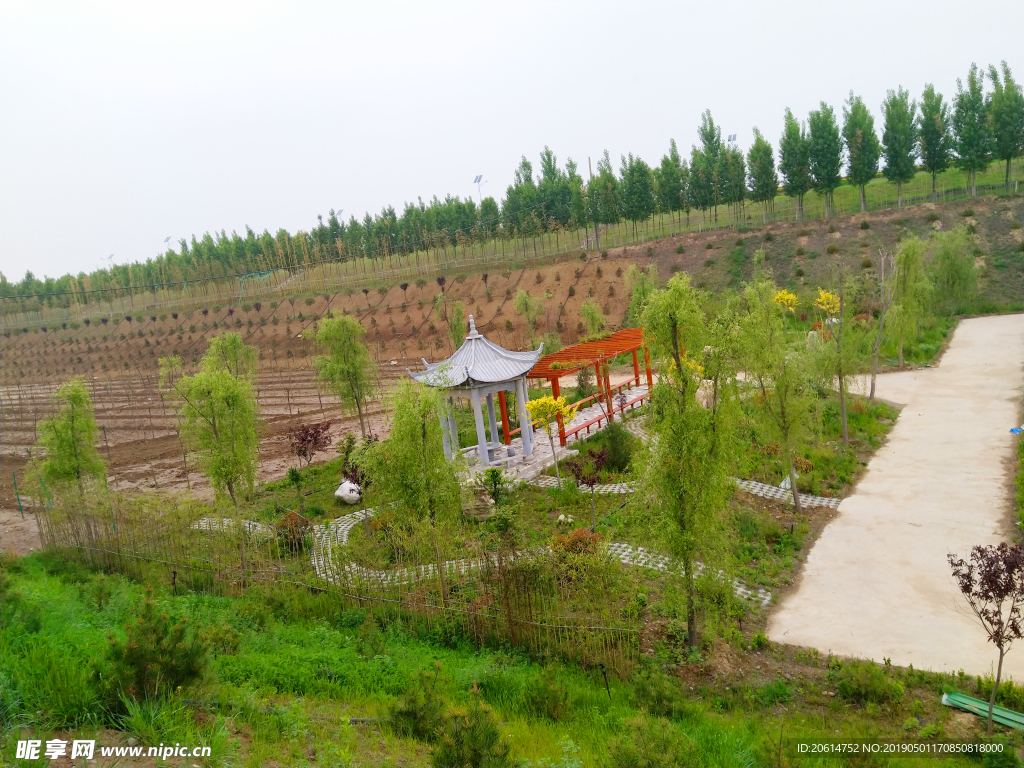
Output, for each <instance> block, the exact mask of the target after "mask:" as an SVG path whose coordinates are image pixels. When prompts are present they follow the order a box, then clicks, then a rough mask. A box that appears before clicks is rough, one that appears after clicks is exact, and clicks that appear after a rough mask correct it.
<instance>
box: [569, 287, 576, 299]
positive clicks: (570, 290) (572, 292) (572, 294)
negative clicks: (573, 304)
mask: <svg viewBox="0 0 1024 768" xmlns="http://www.w3.org/2000/svg"><path fill="white" fill-rule="evenodd" d="M569 295H570V296H575V295H576V289H575V288H574V287H573V286H571V285H570V286H569Z"/></svg>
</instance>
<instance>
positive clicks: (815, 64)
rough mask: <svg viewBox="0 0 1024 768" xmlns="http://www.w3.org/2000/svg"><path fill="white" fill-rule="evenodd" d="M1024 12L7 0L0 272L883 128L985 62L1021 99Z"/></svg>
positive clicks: (950, 7) (944, 7) (122, 256)
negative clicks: (819, 109)
mask: <svg viewBox="0 0 1024 768" xmlns="http://www.w3.org/2000/svg"><path fill="white" fill-rule="evenodd" d="M1022 29H1024V3H1022V2H1020V1H1019V0H1017V1H1016V2H1005V3H998V2H974V3H970V4H968V5H966V6H965V5H964V4H963V3H941V2H937V1H936V0H929V2H919V3H917V2H902V3H901V2H893V1H892V0H890V1H889V2H881V3H877V4H874V3H870V2H859V3H856V4H850V3H822V2H814V3H782V2H763V1H762V2H755V3H744V2H714V3H712V2H706V3H697V2H693V3H682V2H678V3H647V4H643V3H639V2H629V3H620V4H608V5H605V4H600V3H596V2H592V1H591V2H583V3H552V2H544V3H537V4H532V3H524V2H519V3H503V4H499V3H485V2H476V3H471V4H454V3H425V2H419V3H416V4H412V3H410V4H399V3H393V4H385V3H377V2H374V3H370V2H361V3H351V4H343V3H332V4H315V3H299V2H287V3H286V2H281V3H272V4H268V3H259V2H253V1H252V0H247V1H246V2H244V3H243V2H239V3H214V2H201V3H183V2H174V3H170V2H167V3H159V4H158V3H138V2H136V3H129V4H123V5H110V4H97V3H87V2H74V3H67V4H58V3H47V2H42V1H40V0H31V1H30V2H25V3H17V2H9V1H8V0H2V2H0V270H2V271H3V272H4V274H5V275H6V276H7V277H8V279H13V280H18V279H21V277H22V276H23V274H24V272H25V270H26V269H31V270H32V271H33V272H34V273H35V274H36V275H37V276H38V275H43V274H46V275H51V276H56V275H60V274H63V273H65V272H68V271H72V272H78V271H82V270H85V271H90V270H93V269H95V268H97V267H98V266H101V265H103V264H106V262H105V261H104V259H105V258H106V257H107V256H108V255H109V254H111V253H113V254H115V257H114V260H115V261H116V262H118V263H123V262H127V261H141V260H145V259H147V258H151V257H153V256H155V255H156V254H157V253H159V252H160V251H161V250H162V245H163V240H164V238H165V237H166V236H168V235H170V236H171V237H172V242H176V241H177V240H178V239H179V238H181V237H187V238H191V236H192V235H193V234H195V235H198V236H201V235H202V233H203V232H206V231H210V232H215V231H220V230H222V229H224V230H227V232H228V233H230V232H231V231H232V230H238V231H240V232H241V231H244V227H245V226H246V225H249V226H251V227H252V228H253V229H255V230H256V231H258V232H259V231H262V230H263V229H264V228H267V229H270V230H271V231H272V232H273V231H275V230H276V229H278V228H280V227H285V228H287V229H289V230H292V231H294V230H296V229H309V228H310V227H311V226H313V225H314V224H315V223H316V216H317V214H318V213H320V214H324V215H325V216H326V214H327V211H328V210H329V209H330V208H335V209H340V208H343V209H344V211H345V213H344V215H345V217H346V218H347V217H348V216H349V215H350V214H352V213H354V214H355V215H356V216H358V217H360V218H361V217H362V215H363V213H364V212H365V211H367V210H369V211H372V212H377V211H379V210H380V209H381V207H383V206H384V205H387V204H392V205H394V206H395V207H396V209H398V210H399V211H400V210H401V206H402V203H403V202H404V201H407V200H411V201H414V200H415V199H416V198H417V197H423V198H424V199H425V200H426V199H429V198H430V197H431V196H433V195H435V194H436V195H438V196H439V197H444V195H445V194H446V193H451V194H455V195H460V196H466V195H469V194H472V195H473V196H474V197H475V196H476V193H477V189H476V187H475V185H473V183H472V181H473V178H474V176H476V175H477V174H483V175H484V178H485V179H486V180H487V182H488V183H487V184H486V185H485V186H484V187H483V191H484V195H485V196H486V195H493V196H494V197H496V198H498V199H499V200H500V198H501V197H502V195H503V193H504V190H505V188H506V186H507V185H508V184H509V183H510V182H511V180H512V173H513V170H514V168H515V166H516V164H517V163H518V161H519V158H520V156H521V155H523V154H525V155H526V156H527V157H528V158H530V159H531V160H532V161H534V165H535V167H536V166H537V155H538V153H539V152H540V150H541V149H542V148H543V147H544V145H545V144H547V145H549V146H550V147H551V148H552V150H554V152H555V153H556V155H557V156H558V158H559V161H560V162H564V161H565V159H566V158H567V157H572V158H573V159H574V160H576V161H577V163H578V164H579V166H580V168H581V170H582V172H583V173H584V175H586V168H587V157H588V156H589V157H591V158H593V159H594V161H595V162H596V159H597V157H598V156H599V155H600V154H601V152H602V151H603V150H604V149H608V150H609V152H610V153H611V156H612V158H613V159H614V161H615V166H616V168H618V164H619V161H618V158H619V156H620V155H622V154H625V153H627V152H633V153H634V154H637V155H639V156H641V157H643V158H644V159H646V160H647V161H648V162H650V163H652V164H654V163H657V162H658V161H659V159H660V158H661V156H662V154H664V153H665V151H666V149H667V147H668V142H669V139H670V138H675V139H676V140H677V141H678V143H679V145H680V148H681V150H683V151H684V153H686V152H688V150H689V147H690V145H691V144H692V143H693V142H694V141H695V137H696V130H695V129H696V126H697V124H698V122H699V119H700V113H701V112H702V111H703V110H704V109H708V108H709V109H711V111H712V114H713V115H714V117H715V119H716V121H717V122H719V123H720V125H721V127H722V133H723V136H724V135H726V134H729V133H737V134H739V144H740V146H741V147H743V148H746V147H747V146H748V145H749V143H750V141H751V129H752V128H753V126H755V125H756V126H758V127H759V128H760V129H761V130H762V131H763V132H764V133H765V134H766V136H767V137H768V138H769V140H770V141H771V142H772V144H773V145H776V144H777V141H778V136H779V133H780V131H781V127H782V116H783V110H784V109H785V107H787V106H789V107H791V108H792V109H793V110H794V111H795V112H796V113H797V114H798V115H800V116H806V114H807V112H808V111H809V110H810V109H812V108H814V107H816V106H817V104H818V102H819V101H821V100H825V101H827V102H829V103H830V104H832V105H833V106H834V107H835V108H836V111H837V113H839V112H840V110H841V103H842V101H843V100H844V99H845V98H846V96H847V94H848V93H849V91H850V89H853V90H854V91H855V92H856V93H857V94H859V95H862V96H863V97H864V99H865V100H866V102H867V104H868V105H869V106H870V108H871V109H872V111H874V112H875V113H876V115H877V112H878V110H879V105H880V103H881V101H882V99H883V98H884V96H885V91H886V89H888V88H895V87H896V86H898V85H903V86H905V87H907V88H909V89H910V90H911V92H912V93H914V94H915V95H917V96H919V95H920V92H921V89H922V88H923V87H924V84H925V83H926V82H933V83H934V84H935V86H936V87H937V88H938V89H939V90H940V91H941V92H942V93H944V94H946V95H947V96H949V95H951V94H952V93H953V92H954V91H955V89H956V78H957V77H961V78H962V77H965V76H966V73H967V70H968V68H969V67H970V65H971V62H972V61H973V62H977V63H978V64H979V65H980V66H982V67H986V68H987V66H988V64H989V63H994V64H998V63H999V61H1000V60H1002V59H1006V60H1007V61H1008V62H1009V64H1010V66H1011V68H1012V69H1013V71H1014V73H1015V75H1016V77H1017V79H1018V82H1019V81H1020V80H1021V79H1024V45H1022V44H1021V37H1020V35H1021V30H1022Z"/></svg>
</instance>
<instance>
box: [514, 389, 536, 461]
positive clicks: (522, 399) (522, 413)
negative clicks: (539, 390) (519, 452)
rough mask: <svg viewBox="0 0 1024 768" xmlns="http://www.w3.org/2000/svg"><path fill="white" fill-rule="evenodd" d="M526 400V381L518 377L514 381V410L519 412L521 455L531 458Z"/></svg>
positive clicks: (531, 450) (531, 434) (531, 431)
mask: <svg viewBox="0 0 1024 768" xmlns="http://www.w3.org/2000/svg"><path fill="white" fill-rule="evenodd" d="M526 398H527V392H526V379H524V378H523V377H521V376H520V377H519V378H518V379H516V409H517V410H518V411H519V424H520V426H521V430H520V432H519V434H520V435H522V438H523V453H525V454H526V455H527V456H533V424H532V423H531V421H530V414H529V412H528V411H527V410H526Z"/></svg>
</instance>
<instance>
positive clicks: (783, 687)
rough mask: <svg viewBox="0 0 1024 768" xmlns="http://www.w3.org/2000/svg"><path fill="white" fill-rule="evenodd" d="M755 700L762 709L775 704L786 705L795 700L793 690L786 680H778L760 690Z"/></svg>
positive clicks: (755, 695)
mask: <svg viewBox="0 0 1024 768" xmlns="http://www.w3.org/2000/svg"><path fill="white" fill-rule="evenodd" d="M754 698H755V699H756V700H757V703H758V704H760V705H761V706H762V707H771V706H774V705H775V704H784V703H785V702H787V701H789V700H790V699H791V698H793V689H792V688H790V687H789V684H788V683H787V682H786V681H785V680H776V681H775V682H773V683H767V684H766V685H762V686H761V687H760V688H758V689H757V692H756V693H755V694H754Z"/></svg>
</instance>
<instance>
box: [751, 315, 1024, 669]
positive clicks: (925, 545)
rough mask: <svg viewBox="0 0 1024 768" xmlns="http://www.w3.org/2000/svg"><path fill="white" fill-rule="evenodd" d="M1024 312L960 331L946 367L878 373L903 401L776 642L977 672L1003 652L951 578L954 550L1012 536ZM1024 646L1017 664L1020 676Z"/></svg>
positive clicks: (772, 629)
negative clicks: (1013, 432) (949, 558)
mask: <svg viewBox="0 0 1024 768" xmlns="http://www.w3.org/2000/svg"><path fill="white" fill-rule="evenodd" d="M1022 376H1024V316H1022V315H1003V316H996V317H983V318H976V319H971V320H965V321H963V322H961V323H960V325H959V327H958V328H957V330H956V332H955V334H954V336H953V339H952V341H951V343H950V346H949V349H948V350H947V352H946V354H945V355H944V357H943V358H942V361H941V364H940V365H939V366H938V367H936V368H931V369H927V370H919V371H914V372H904V373H895V374H887V375H882V376H879V378H878V389H877V396H878V397H880V398H882V399H884V400H888V401H892V402H897V403H904V404H905V407H904V409H903V411H902V413H901V415H900V417H899V419H898V421H897V423H896V425H895V426H894V427H893V430H892V432H891V434H890V436H889V439H888V441H887V443H886V444H885V445H884V446H883V447H882V448H881V449H880V450H879V451H878V452H877V453H876V454H875V456H874V457H873V458H872V459H871V461H870V463H869V464H868V468H867V471H866V472H865V474H864V477H863V478H862V480H861V481H860V483H859V484H858V486H857V488H856V489H855V491H854V493H853V495H852V496H849V497H847V498H846V499H844V500H843V501H842V503H841V504H840V506H839V516H838V517H837V518H836V519H835V520H834V521H833V522H832V523H831V524H829V526H828V527H827V528H826V529H825V530H824V531H823V532H822V535H821V537H820V538H819V539H818V541H817V543H816V544H815V545H814V547H813V548H812V550H811V552H810V554H809V556H808V558H807V563H806V565H805V566H804V570H803V574H802V577H801V581H800V584H799V586H798V588H797V589H796V590H795V591H794V592H793V593H792V594H790V595H789V596H788V597H787V598H785V599H784V600H783V602H782V604H781V606H780V608H779V609H778V610H777V612H776V613H775V614H774V615H773V616H772V618H771V620H770V622H769V625H768V636H769V637H770V638H771V639H773V640H777V641H780V642H786V643H795V644H798V645H805V646H811V647H814V648H817V649H819V650H820V651H822V652H825V651H832V652H833V653H837V654H841V655H847V656H859V657H864V658H873V659H875V660H876V661H881V660H882V659H883V658H885V657H887V658H891V659H892V661H893V663H894V664H899V665H904V666H906V665H908V664H913V665H914V666H915V667H918V668H925V669H932V670H936V671H939V670H942V671H956V670H958V669H961V668H962V669H964V670H966V671H967V672H969V673H971V674H981V673H986V672H988V671H989V670H990V669H991V668H992V665H993V664H994V662H995V660H996V658H997V653H996V650H995V648H994V647H993V645H992V644H991V643H988V642H986V636H985V634H984V632H983V631H982V630H981V628H980V627H979V626H978V625H977V624H976V622H975V621H974V619H973V616H972V615H970V613H969V609H968V608H967V606H966V603H965V602H964V601H963V599H962V598H961V597H960V595H959V591H958V590H957V588H956V586H955V584H954V583H953V581H952V579H951V577H950V571H949V565H948V563H947V560H946V555H947V554H948V553H957V554H960V555H962V556H966V555H967V554H968V553H969V552H970V548H971V547H972V546H973V545H975V544H992V543H996V542H998V541H1000V540H1002V539H1005V538H1006V536H1007V534H1008V529H1007V524H1006V519H1007V515H1008V512H1009V509H1010V505H1011V504H1012V496H1011V493H1012V491H1011V489H1012V485H1011V479H1012V475H1011V474H1010V473H1011V472H1012V471H1013V464H1012V461H1011V460H1012V458H1013V456H1014V446H1015V439H1016V438H1014V436H1013V435H1011V434H1010V431H1009V430H1010V428H1011V427H1015V426H1020V422H1021V402H1022V397H1024V387H1022ZM1022 670H1024V643H1020V642H1018V643H1017V645H1016V647H1015V648H1014V649H1013V651H1012V655H1011V656H1010V657H1008V658H1007V659H1006V662H1005V666H1004V675H1006V674H1010V675H1013V676H1014V677H1015V678H1016V679H1017V680H1018V681H1019V680H1020V679H1021V676H1022Z"/></svg>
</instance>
